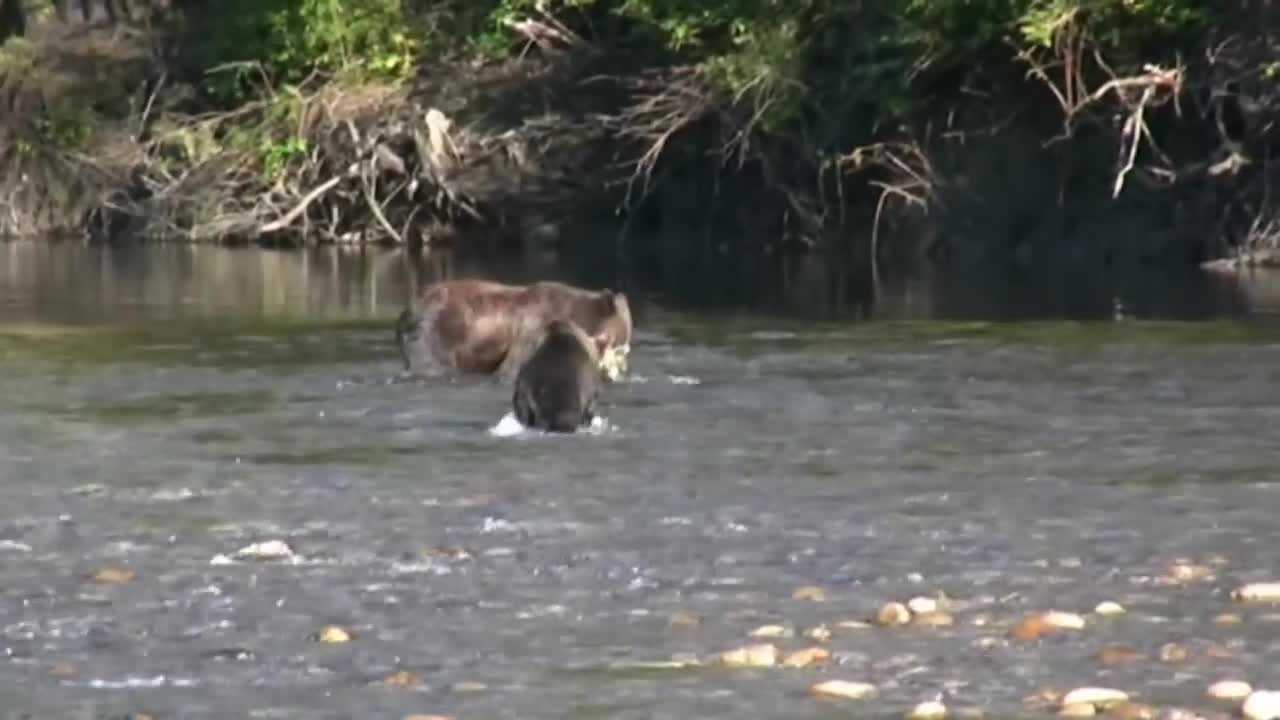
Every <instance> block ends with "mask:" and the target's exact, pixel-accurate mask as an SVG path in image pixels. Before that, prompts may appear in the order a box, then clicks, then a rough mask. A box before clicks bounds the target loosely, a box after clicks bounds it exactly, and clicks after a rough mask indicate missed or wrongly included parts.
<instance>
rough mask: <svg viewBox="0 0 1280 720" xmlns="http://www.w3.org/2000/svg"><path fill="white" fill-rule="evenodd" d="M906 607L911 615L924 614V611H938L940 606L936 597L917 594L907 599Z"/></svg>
mask: <svg viewBox="0 0 1280 720" xmlns="http://www.w3.org/2000/svg"><path fill="white" fill-rule="evenodd" d="M907 609H908V610H910V611H911V613H912V614H913V615H924V614H925V613H932V612H938V611H939V610H941V609H942V608H941V606H940V605H939V603H938V601H937V600H936V599H934V598H931V597H925V596H924V595H917V596H915V597H913V598H911V599H910V600H908V601H907Z"/></svg>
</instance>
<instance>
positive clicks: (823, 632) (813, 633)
mask: <svg viewBox="0 0 1280 720" xmlns="http://www.w3.org/2000/svg"><path fill="white" fill-rule="evenodd" d="M804 636H805V637H807V638H809V639H810V640H817V641H818V642H826V641H828V640H830V639H831V628H829V627H827V626H826V625H818V626H816V627H811V628H809V629H808V630H806V631H805V632H804Z"/></svg>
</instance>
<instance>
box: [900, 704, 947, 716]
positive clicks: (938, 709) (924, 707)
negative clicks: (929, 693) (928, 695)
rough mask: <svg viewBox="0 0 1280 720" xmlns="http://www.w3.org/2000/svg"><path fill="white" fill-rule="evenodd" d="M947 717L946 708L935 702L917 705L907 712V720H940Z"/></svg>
mask: <svg viewBox="0 0 1280 720" xmlns="http://www.w3.org/2000/svg"><path fill="white" fill-rule="evenodd" d="M946 716H947V706H946V705H943V704H942V703H941V702H939V701H937V700H928V701H926V702H922V703H918V704H916V706H915V707H913V708H911V709H910V710H909V711H907V720H942V718H944V717H946Z"/></svg>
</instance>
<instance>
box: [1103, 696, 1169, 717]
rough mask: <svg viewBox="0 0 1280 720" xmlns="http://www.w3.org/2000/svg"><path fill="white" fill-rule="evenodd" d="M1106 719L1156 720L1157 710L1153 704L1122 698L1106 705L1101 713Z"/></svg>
mask: <svg viewBox="0 0 1280 720" xmlns="http://www.w3.org/2000/svg"><path fill="white" fill-rule="evenodd" d="M1103 715H1105V716H1106V717H1107V718H1108V720H1156V716H1158V715H1159V711H1158V710H1156V708H1155V706H1154V705H1148V704H1146V703H1140V702H1134V701H1132V700H1123V701H1121V702H1118V703H1116V704H1114V705H1110V706H1108V707H1107V710H1106V712H1105V713H1103Z"/></svg>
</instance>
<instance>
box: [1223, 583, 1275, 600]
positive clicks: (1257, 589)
mask: <svg viewBox="0 0 1280 720" xmlns="http://www.w3.org/2000/svg"><path fill="white" fill-rule="evenodd" d="M1231 599H1232V600H1235V601H1236V602H1280V582H1256V583H1249V584H1248V585H1242V586H1241V587H1238V588H1236V589H1235V590H1232V591H1231Z"/></svg>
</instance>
